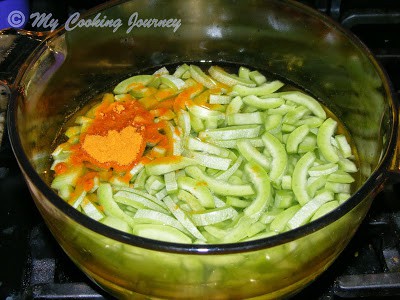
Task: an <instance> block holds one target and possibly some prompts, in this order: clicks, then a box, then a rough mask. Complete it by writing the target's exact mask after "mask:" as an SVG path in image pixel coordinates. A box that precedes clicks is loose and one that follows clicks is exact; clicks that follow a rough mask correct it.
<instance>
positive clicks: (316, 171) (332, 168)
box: [308, 163, 339, 176]
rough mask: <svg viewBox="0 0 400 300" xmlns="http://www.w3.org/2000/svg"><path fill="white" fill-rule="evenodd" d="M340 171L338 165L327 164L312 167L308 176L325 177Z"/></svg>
mask: <svg viewBox="0 0 400 300" xmlns="http://www.w3.org/2000/svg"><path fill="white" fill-rule="evenodd" d="M338 169H339V166H338V164H334V163H327V164H323V165H318V166H315V167H311V168H310V169H308V174H309V175H310V176H323V175H329V174H331V173H334V172H336V171H337V170H338Z"/></svg>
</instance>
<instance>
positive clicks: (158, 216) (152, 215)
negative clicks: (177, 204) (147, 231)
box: [133, 209, 186, 232]
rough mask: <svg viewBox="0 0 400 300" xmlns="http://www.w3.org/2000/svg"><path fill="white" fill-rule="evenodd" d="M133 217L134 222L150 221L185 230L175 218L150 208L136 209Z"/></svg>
mask: <svg viewBox="0 0 400 300" xmlns="http://www.w3.org/2000/svg"><path fill="white" fill-rule="evenodd" d="M133 219H134V220H135V221H136V223H152V224H160V225H167V226H172V227H175V228H176V229H179V230H180V231H183V232H184V231H185V230H186V229H185V228H184V227H183V226H182V224H181V223H179V222H178V221H177V220H176V219H174V218H173V217H171V216H170V215H167V214H165V213H162V212H158V211H155V210H151V209H138V210H137V211H136V213H135V216H134V217H133Z"/></svg>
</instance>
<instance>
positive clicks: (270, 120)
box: [264, 114, 282, 130]
mask: <svg viewBox="0 0 400 300" xmlns="http://www.w3.org/2000/svg"><path fill="white" fill-rule="evenodd" d="M281 122H282V115H279V114H275V115H267V116H266V120H265V123H264V125H265V130H272V129H275V128H278V127H279V126H280V125H281Z"/></svg>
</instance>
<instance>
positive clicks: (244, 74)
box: [238, 66, 250, 79]
mask: <svg viewBox="0 0 400 300" xmlns="http://www.w3.org/2000/svg"><path fill="white" fill-rule="evenodd" d="M238 75H239V77H240V78H244V79H250V70H249V69H248V68H246V67H243V66H240V67H239V71H238Z"/></svg>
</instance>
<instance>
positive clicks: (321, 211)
mask: <svg viewBox="0 0 400 300" xmlns="http://www.w3.org/2000/svg"><path fill="white" fill-rule="evenodd" d="M338 206H339V202H338V201H329V202H326V203H324V204H322V205H321V206H320V208H318V209H317V210H316V211H315V213H314V215H313V216H312V217H311V220H310V221H311V222H312V221H314V220H316V219H318V218H320V217H322V216H324V215H326V214H327V213H329V212H331V211H332V210H334V209H335V208H337V207H338Z"/></svg>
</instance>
